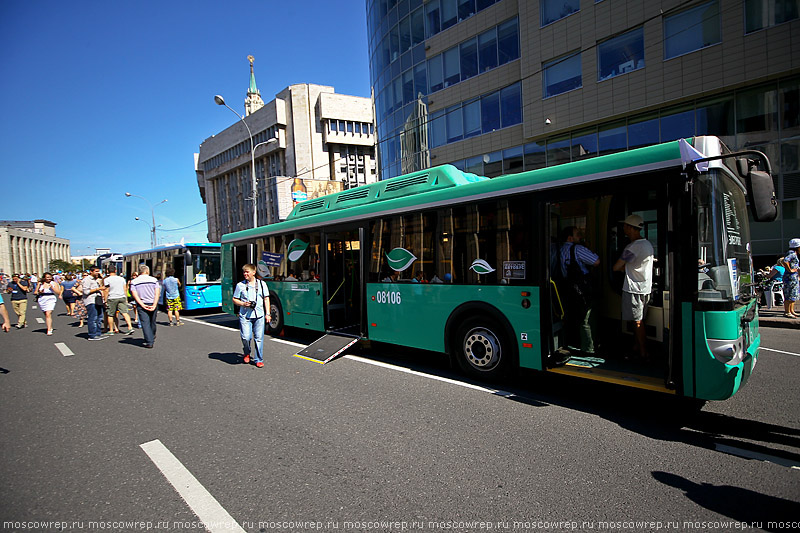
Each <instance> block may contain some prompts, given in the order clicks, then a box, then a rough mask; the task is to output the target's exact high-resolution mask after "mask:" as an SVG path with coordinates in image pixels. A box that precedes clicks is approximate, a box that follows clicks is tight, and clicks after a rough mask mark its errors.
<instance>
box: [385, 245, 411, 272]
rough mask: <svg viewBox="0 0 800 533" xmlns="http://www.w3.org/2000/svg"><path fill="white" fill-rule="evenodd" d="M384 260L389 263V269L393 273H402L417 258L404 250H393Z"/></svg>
mask: <svg viewBox="0 0 800 533" xmlns="http://www.w3.org/2000/svg"><path fill="white" fill-rule="evenodd" d="M386 260H387V261H388V262H389V267H390V268H391V269H392V270H394V271H395V272H402V271H403V270H405V269H407V268H408V267H409V266H411V263H413V262H414V261H416V260H417V256H416V255H414V254H412V253H411V252H409V251H408V250H406V249H405V248H395V249H394V250H392V251H391V252H389V253H388V254H386Z"/></svg>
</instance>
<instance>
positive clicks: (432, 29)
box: [425, 0, 442, 37]
mask: <svg viewBox="0 0 800 533" xmlns="http://www.w3.org/2000/svg"><path fill="white" fill-rule="evenodd" d="M425 15H426V17H425V20H426V22H427V24H426V28H425V33H426V35H427V36H428V37H433V36H434V35H436V34H437V33H439V32H440V31H442V19H441V12H440V11H439V0H434V1H433V2H428V3H427V4H425Z"/></svg>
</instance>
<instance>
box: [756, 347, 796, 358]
mask: <svg viewBox="0 0 800 533" xmlns="http://www.w3.org/2000/svg"><path fill="white" fill-rule="evenodd" d="M760 349H761V350H766V351H768V352H775V353H784V354H786V355H793V356H795V357H800V353H794V352H784V351H783V350H773V349H772V348H764V347H763V346H762V347H761V348H760Z"/></svg>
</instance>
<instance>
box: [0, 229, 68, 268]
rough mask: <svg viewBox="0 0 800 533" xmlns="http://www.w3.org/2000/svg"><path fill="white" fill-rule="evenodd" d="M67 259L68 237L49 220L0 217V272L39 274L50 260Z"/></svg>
mask: <svg viewBox="0 0 800 533" xmlns="http://www.w3.org/2000/svg"><path fill="white" fill-rule="evenodd" d="M54 259H61V260H63V261H67V262H69V261H70V250H69V239H61V238H59V237H56V223H55V222H50V221H49V220H42V219H39V220H30V221H27V220H0V273H4V274H14V273H18V274H26V273H27V274H32V273H34V272H36V273H37V274H40V275H41V274H42V273H43V272H47V270H48V268H49V267H48V265H49V264H50V261H52V260H54Z"/></svg>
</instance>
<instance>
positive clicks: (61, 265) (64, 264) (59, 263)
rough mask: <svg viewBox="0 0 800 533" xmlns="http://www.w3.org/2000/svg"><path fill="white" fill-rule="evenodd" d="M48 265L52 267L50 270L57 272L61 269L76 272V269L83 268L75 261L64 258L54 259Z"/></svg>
mask: <svg viewBox="0 0 800 533" xmlns="http://www.w3.org/2000/svg"><path fill="white" fill-rule="evenodd" d="M84 261H85V259H84ZM87 262H88V261H87ZM47 266H48V268H49V269H50V272H57V271H59V270H60V271H62V272H75V271H76V270H78V269H79V268H81V267H80V265H76V264H75V263H70V262H69V261H64V260H63V259H53V260H52V261H50V263H48V265H47Z"/></svg>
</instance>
